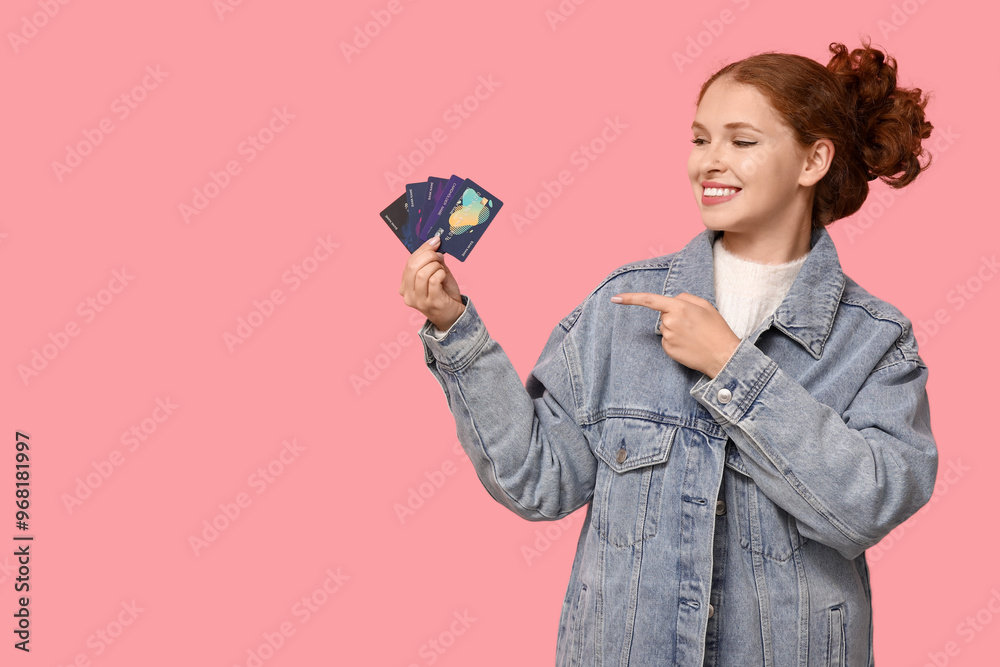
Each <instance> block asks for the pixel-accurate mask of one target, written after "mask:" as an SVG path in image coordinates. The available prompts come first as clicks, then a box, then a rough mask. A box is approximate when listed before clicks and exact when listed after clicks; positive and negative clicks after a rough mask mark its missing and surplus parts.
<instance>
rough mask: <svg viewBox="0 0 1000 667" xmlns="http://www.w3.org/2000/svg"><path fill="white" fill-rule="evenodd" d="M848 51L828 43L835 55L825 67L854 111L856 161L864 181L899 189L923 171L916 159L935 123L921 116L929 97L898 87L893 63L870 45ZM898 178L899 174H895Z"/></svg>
mask: <svg viewBox="0 0 1000 667" xmlns="http://www.w3.org/2000/svg"><path fill="white" fill-rule="evenodd" d="M862 44H863V47H862V48H860V49H854V50H853V51H850V52H849V51H848V50H847V47H846V46H844V45H843V44H839V43H837V42H834V43H832V44H830V52H831V53H832V54H833V57H832V58H831V59H830V62H829V63H828V64H827V66H826V67H827V69H828V70H829V71H830V72H831V73H833V74H834V76H835V77H836V78H837V79H838V81H840V83H841V84H842V86H843V87H844V90H845V93H846V96H847V101H848V105H849V106H848V108H849V109H850V108H853V109H854V110H855V114H854V116H855V132H856V137H857V141H856V146H855V147H856V150H857V158H858V159H860V160H861V161H862V162H863V163H864V166H865V171H866V173H867V178H868V180H869V181H873V180H875V179H876V178H881V179H882V181H883V182H885V183H886V184H888V185H890V186H892V187H894V188H901V187H903V186H904V185H907V184H908V183H910V182H911V181H913V179H914V178H916V177H917V175H918V174H919V173H920V172H921V171H922V170H924V169H926V168H927V167H929V166H930V163H931V160H930V158H928V160H927V162H926V164H921V163H920V161H919V158H920V157H922V156H923V155H924V154H925V153H926V150H925V149H924V148H923V147H922V145H921V141H922V140H923V139H927V138H928V137H930V135H931V130H932V129H933V127H934V126H933V125H931V124H930V123H929V122H927V120H926V119H925V117H924V107H926V106H927V102H928V96H927V95H925V94H924V93H923V91H921V90H920V89H919V88H898V87H897V86H896V71H897V70H896V61H895V59H893V58H892V57H891V56H888V55H886V54H885V53H883V52H882V51H880V50H878V49H874V48H872V47H871V44H870V42H868V41H862ZM897 174H898V176H897Z"/></svg>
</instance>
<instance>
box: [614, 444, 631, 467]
mask: <svg viewBox="0 0 1000 667" xmlns="http://www.w3.org/2000/svg"><path fill="white" fill-rule="evenodd" d="M615 458H616V459H617V460H618V463H624V462H625V459H627V458H628V452H626V451H625V448H624V447H622V448H621V449H619V450H618V456H616V457H615Z"/></svg>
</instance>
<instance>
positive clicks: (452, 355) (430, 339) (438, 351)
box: [417, 294, 489, 370]
mask: <svg viewBox="0 0 1000 667" xmlns="http://www.w3.org/2000/svg"><path fill="white" fill-rule="evenodd" d="M462 303H463V304H465V310H464V311H463V312H462V314H461V315H459V316H458V319H457V320H455V322H454V323H453V324H452V325H451V327H450V328H449V329H448V330H447V331H445V332H444V335H442V336H441V337H440V338H438V337H436V336H435V335H434V331H435V330H436V329H437V327H435V326H434V324H433V323H432V322H431V321H430V320H426V321H425V322H424V324H423V326H422V327H420V330H419V331H418V332H417V333H418V335H419V336H420V340H421V342H422V343H423V345H424V361H426V362H427V363H428V364H431V363H433V362H434V361H435V360H437V363H438V365H440V366H441V367H442V368H445V369H448V370H457V369H459V368H462V367H464V366H466V365H468V364H469V363H470V362H471V361H472V359H473V358H474V357H475V356H476V353H478V352H479V350H480V349H482V347H483V345H485V344H486V342H487V341H488V340H489V333H487V331H486V325H485V324H483V321H482V319H480V317H479V313H478V312H477V311H476V307H475V306H474V305H473V303H472V300H471V299H470V298H469V297H468V296H466V295H465V294H463V295H462Z"/></svg>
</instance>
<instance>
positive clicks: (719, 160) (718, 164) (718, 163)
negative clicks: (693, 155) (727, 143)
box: [700, 143, 726, 174]
mask: <svg viewBox="0 0 1000 667" xmlns="http://www.w3.org/2000/svg"><path fill="white" fill-rule="evenodd" d="M716 146H717V144H715V143H713V144H709V145H708V146H706V147H705V151H704V152H703V153H702V156H701V164H700V167H701V171H702V173H705V174H707V173H709V172H713V171H725V170H726V164H725V162H724V161H723V157H722V154H721V151H720V149H719V148H717V147H716Z"/></svg>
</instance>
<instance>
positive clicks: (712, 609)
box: [708, 605, 715, 618]
mask: <svg viewBox="0 0 1000 667" xmlns="http://www.w3.org/2000/svg"><path fill="white" fill-rule="evenodd" d="M713 616H715V607H713V606H712V605H708V617H709V618H712V617H713Z"/></svg>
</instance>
